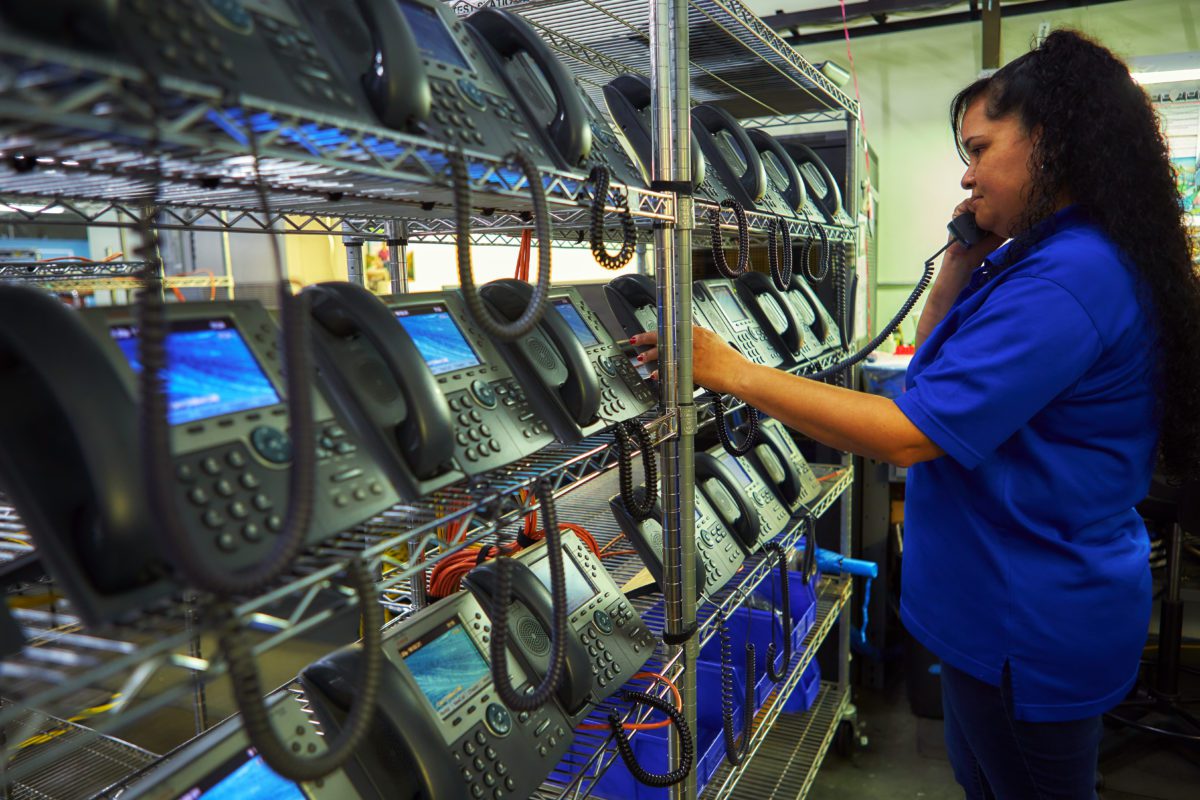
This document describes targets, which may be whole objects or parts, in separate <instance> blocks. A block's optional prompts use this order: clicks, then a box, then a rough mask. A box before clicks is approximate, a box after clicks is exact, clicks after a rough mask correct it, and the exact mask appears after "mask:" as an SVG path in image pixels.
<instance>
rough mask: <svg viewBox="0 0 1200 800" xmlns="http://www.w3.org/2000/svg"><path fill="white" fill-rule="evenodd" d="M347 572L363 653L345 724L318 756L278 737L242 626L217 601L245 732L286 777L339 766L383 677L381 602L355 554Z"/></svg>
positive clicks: (369, 717) (360, 733) (367, 726)
mask: <svg viewBox="0 0 1200 800" xmlns="http://www.w3.org/2000/svg"><path fill="white" fill-rule="evenodd" d="M347 574H348V577H349V578H350V583H351V584H352V586H353V588H354V592H355V594H356V595H357V596H358V607H359V609H360V611H361V613H362V644H361V647H362V650H363V654H362V658H361V659H359V664H360V666H359V673H360V674H359V682H358V684H357V685H358V690H357V691H356V692H355V699H354V704H353V705H352V706H351V708H350V712H349V715H348V716H347V718H346V723H345V725H343V726H342V728H341V730H340V731H338V733H337V735H336V736H333V737H330V736H326V737H325V743H326V745H327V746H328V750H326V752H324V753H321V754H320V755H317V756H311V757H305V756H298V755H296V754H295V753H293V752H292V751H291V749H290V748H289V747H288V745H286V744H284V743H283V741H281V740H280V738H279V734H278V733H276V731H275V727H274V725H273V724H272V722H271V714H270V711H269V710H268V709H267V706H266V703H265V702H264V701H263V696H264V694H265V692H264V690H263V686H262V680H261V677H260V676H259V674H258V665H257V664H256V663H255V656H254V650H253V648H252V647H251V646H250V643H249V642H248V641H247V640H246V635H245V629H244V628H243V626H242V624H241V622H240V621H239V620H238V618H237V615H236V614H235V613H234V611H233V607H232V604H229V603H222V607H221V608H220V612H221V613H222V614H223V615H224V617H225V619H224V620H223V622H222V626H221V629H220V631H219V632H218V642H219V643H220V646H221V651H222V652H223V653H224V654H225V660H226V662H227V663H228V665H229V679H230V684H231V686H232V689H233V694H234V699H235V700H236V701H237V706H238V709H239V710H240V711H241V712H242V724H243V725H244V726H245V729H246V736H247V738H248V739H249V741H250V744H251V746H253V747H254V749H256V750H257V751H258V753H259V755H261V756H262V757H263V761H265V762H266V764H267V766H269V767H270V768H271V769H273V770H275V772H277V773H279V774H280V775H281V776H282V777H284V778H287V779H288V780H291V781H298V782H299V781H315V780H318V779H319V778H323V777H325V776H326V775H329V774H330V773H332V772H334V771H335V770H337V769H339V768H341V766H342V765H343V764H345V763H346V761H348V760H349V759H350V757H351V756H353V755H354V752H355V751H356V750H357V749H358V748H359V746H360V745H362V743H363V741H364V740H365V739H366V736H367V734H368V733H369V732H370V730H371V723H372V722H373V720H374V717H375V706H376V702H377V700H378V699H379V687H380V684H381V683H382V678H383V664H384V655H383V634H382V628H383V622H384V620H383V606H382V605H380V603H379V601H378V598H377V596H376V591H375V581H374V580H373V579H372V577H371V573H370V571H369V570H368V568H367V565H366V563H364V562H363V561H362V560H361V559H357V558H356V559H354V560H353V561H351V562H350V563H349V564H348V565H347Z"/></svg>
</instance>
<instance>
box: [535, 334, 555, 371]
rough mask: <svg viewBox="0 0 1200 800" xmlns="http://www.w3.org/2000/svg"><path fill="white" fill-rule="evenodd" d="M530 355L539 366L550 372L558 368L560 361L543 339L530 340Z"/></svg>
mask: <svg viewBox="0 0 1200 800" xmlns="http://www.w3.org/2000/svg"><path fill="white" fill-rule="evenodd" d="M529 354H530V355H531V356H533V357H534V359H536V360H537V362H538V365H539V366H541V367H542V368H543V369H545V370H547V371H549V370H552V369H554V368H555V367H556V366H558V359H557V358H555V357H554V353H552V352H551V351H550V348H549V347H547V346H546V343H545V342H543V341H542V340H541V339H530V340H529Z"/></svg>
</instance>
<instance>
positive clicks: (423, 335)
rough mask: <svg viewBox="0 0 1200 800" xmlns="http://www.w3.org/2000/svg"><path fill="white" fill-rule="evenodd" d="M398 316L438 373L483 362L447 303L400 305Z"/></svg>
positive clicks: (454, 370) (429, 363) (427, 361)
mask: <svg viewBox="0 0 1200 800" xmlns="http://www.w3.org/2000/svg"><path fill="white" fill-rule="evenodd" d="M396 319H398V320H399V321H400V324H401V325H402V326H403V327H404V330H406V331H408V335H409V336H410V337H412V340H413V343H414V344H415V345H416V346H417V350H419V351H420V353H421V358H423V359H425V363H426V364H428V365H429V369H430V371H431V372H433V374H434V375H443V374H445V373H447V372H457V371H458V370H460V369H466V368H467V367H477V366H479V363H480V362H479V356H478V354H476V352H475V350H474V348H472V347H471V344H470V343H469V342H468V341H467V339H466V337H464V336H463V333H462V330H461V329H460V328H459V327H458V323H457V322H455V321H454V317H452V316H450V312H449V311H447V310H446V307H445V306H439V305H433V306H427V307H424V308H398V309H396Z"/></svg>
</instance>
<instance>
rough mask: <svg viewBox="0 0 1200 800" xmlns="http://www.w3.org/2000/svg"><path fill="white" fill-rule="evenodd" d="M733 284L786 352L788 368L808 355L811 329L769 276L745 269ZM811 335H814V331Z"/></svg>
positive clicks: (785, 357) (776, 345)
mask: <svg viewBox="0 0 1200 800" xmlns="http://www.w3.org/2000/svg"><path fill="white" fill-rule="evenodd" d="M733 286H734V288H735V289H737V293H738V297H740V298H741V300H742V304H743V305H744V306H745V307H746V308H747V309H748V310H749V311H750V314H751V315H752V316H753V317H754V319H755V321H756V322H757V323H758V325H759V327H760V328H761V329H762V331H763V333H764V334H766V337H767V339H768V340H769V341H770V342H771V344H772V345H773V346H774V347H775V349H776V350H778V351H779V352H780V353H781V354H782V355H783V362H782V366H783V367H784V368H787V367H791V366H793V365H795V364H797V363H799V362H801V361H804V360H806V359H807V358H808V355H807V353H806V351H805V349H804V335H805V332H806V331H808V330H809V329H808V328H807V327H806V326H801V323H800V320H799V319H797V317H796V309H795V307H794V306H793V305H792V304H791V303H790V302H789V301H788V300H787V298H786V297H784V294H783V292H780V291H779V289H778V288H777V287H776V286H775V281H774V280H772V278H771V277H770V276H769V275H767V274H765V273H762V272H743V273H742V274H741V275H738V276H737V278H736V279H735V280H734V281H733ZM809 338H812V334H811V333H809Z"/></svg>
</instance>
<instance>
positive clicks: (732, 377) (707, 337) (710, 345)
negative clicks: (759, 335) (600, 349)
mask: <svg viewBox="0 0 1200 800" xmlns="http://www.w3.org/2000/svg"><path fill="white" fill-rule="evenodd" d="M630 342H631V343H632V344H634V345H638V346H645V345H652V347H651V348H650V349H649V350H647V351H646V352H644V353H642V354H641V356H639V357H640V358H641V360H642V361H643V362H645V363H647V364H651V363H654V362H656V361H658V331H648V332H647V333H639V334H638V335H637V336H634V337H633V338H632V339H630ZM752 366H754V364H753V363H752V362H750V361H749V360H747V359H746V357H745V356H743V355H742V354H741V353H739V352H738V351H737V350H734V349H733V348H732V347H730V346H729V345H728V344H727V343H726V342H725V340H724V339H722V338H721V337H720V336H718V335H717V334H715V333H713V332H712V331H710V330H708V329H707V328H701V327H700V326H698V325H693V326H692V380H693V381H694V382H696V383H697V384H699V385H700V386H703V387H704V388H706V389H712V390H713V391H714V392H721V393H724V394H733V395H737V394H738V392H739V390H740V387H741V386H743V385H744V381H745V379H746V374H747V372H748V371H749V369H750V368H751V367H752ZM654 377H656V378H657V377H658V372H657V371H655V373H654Z"/></svg>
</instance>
